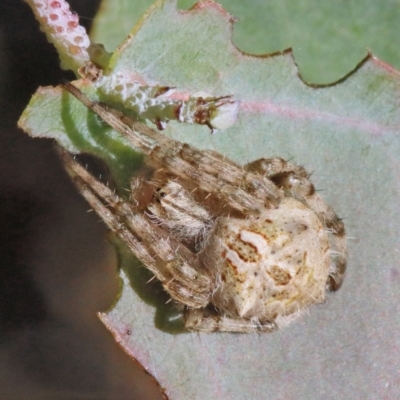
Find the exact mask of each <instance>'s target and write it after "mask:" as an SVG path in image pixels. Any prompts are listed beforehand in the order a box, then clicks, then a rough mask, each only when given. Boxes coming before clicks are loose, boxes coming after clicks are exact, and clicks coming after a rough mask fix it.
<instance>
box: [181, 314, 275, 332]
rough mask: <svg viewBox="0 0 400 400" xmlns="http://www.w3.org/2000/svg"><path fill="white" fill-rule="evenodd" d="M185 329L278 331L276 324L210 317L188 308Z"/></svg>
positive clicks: (200, 330) (199, 330)
mask: <svg viewBox="0 0 400 400" xmlns="http://www.w3.org/2000/svg"><path fill="white" fill-rule="evenodd" d="M184 324H185V328H187V329H189V330H191V331H198V332H205V333H210V332H230V333H234V332H236V333H249V332H251V333H255V332H272V331H275V330H277V329H278V326H277V324H276V323H274V322H266V323H260V322H259V321H258V320H256V319H255V320H252V319H235V318H230V317H227V316H217V315H210V314H209V313H208V312H207V311H205V310H202V309H197V310H193V309H190V308H187V309H186V310H185V313H184Z"/></svg>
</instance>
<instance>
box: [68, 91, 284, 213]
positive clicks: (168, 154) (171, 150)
mask: <svg viewBox="0 0 400 400" xmlns="http://www.w3.org/2000/svg"><path fill="white" fill-rule="evenodd" d="M63 87H64V88H65V89H66V90H68V91H69V92H70V93H71V94H72V95H74V96H75V97H76V98H77V99H78V100H79V101H81V102H82V103H83V104H85V105H86V106H87V107H88V108H90V109H91V110H92V111H93V112H94V113H96V114H97V115H99V116H100V117H101V118H102V119H103V120H104V121H105V122H106V123H107V124H108V125H110V126H111V127H112V128H114V129H115V130H116V131H117V132H119V133H121V134H122V135H123V136H124V137H125V138H126V139H127V140H128V141H130V143H131V144H132V145H133V146H134V147H135V148H136V149H137V150H140V151H141V152H143V153H144V154H146V155H147V156H148V159H149V162H148V164H149V165H151V166H152V167H155V168H156V169H160V168H165V169H166V170H167V171H170V172H173V173H174V174H175V175H176V176H178V177H180V178H182V179H184V180H187V181H189V182H192V184H193V183H196V185H197V186H198V187H199V188H200V189H201V190H204V191H205V192H209V193H212V194H215V195H217V196H218V197H219V198H220V199H221V200H223V201H224V202H226V204H227V205H229V206H230V207H231V208H233V209H235V210H237V211H239V212H241V213H243V214H245V215H248V214H249V213H254V214H258V213H260V212H261V211H262V210H263V209H264V208H265V207H266V206H267V207H270V206H271V205H278V204H279V202H280V199H281V198H282V197H283V193H282V191H281V190H279V189H278V188H277V187H276V186H275V185H274V184H273V183H272V182H271V181H270V180H268V179H265V177H264V176H262V175H259V174H257V173H253V172H252V171H245V170H243V169H242V168H241V167H240V166H238V165H237V164H235V163H234V162H232V161H230V160H228V159H225V158H223V157H222V156H220V155H219V154H217V153H215V152H212V151H200V150H197V149H195V148H193V147H191V146H189V145H188V144H186V143H181V142H178V141H176V140H173V139H171V138H168V137H167V136H165V135H163V134H160V133H159V132H158V131H156V130H154V129H152V128H150V127H148V126H147V125H145V124H143V123H141V122H139V121H137V120H135V119H133V118H131V117H129V116H127V115H124V114H123V113H122V112H120V111H118V110H116V109H114V108H112V107H110V106H108V105H106V104H103V103H100V102H97V101H92V100H91V99H89V98H88V97H87V96H86V95H85V94H84V93H82V92H81V91H80V90H79V89H78V88H77V87H76V86H74V85H72V84H70V83H65V84H63Z"/></svg>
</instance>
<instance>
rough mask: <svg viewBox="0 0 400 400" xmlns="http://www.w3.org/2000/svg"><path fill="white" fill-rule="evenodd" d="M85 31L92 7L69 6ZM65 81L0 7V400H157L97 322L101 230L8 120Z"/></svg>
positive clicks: (108, 250) (48, 145) (104, 250)
mask: <svg viewBox="0 0 400 400" xmlns="http://www.w3.org/2000/svg"><path fill="white" fill-rule="evenodd" d="M70 4H71V7H72V9H73V10H74V11H75V12H77V13H78V14H79V15H80V17H81V23H82V24H83V25H85V26H86V27H87V28H90V24H91V21H92V18H93V15H94V14H95V12H96V9H97V7H98V5H99V1H98V0H71V1H70ZM63 78H66V79H72V78H73V76H72V75H70V74H68V73H67V72H65V71H62V70H61V69H60V67H59V62H58V56H57V54H56V52H55V50H54V49H53V47H52V45H51V44H49V43H47V41H46V38H45V36H44V34H42V33H41V32H40V31H39V27H38V23H37V22H36V21H35V19H34V17H33V15H32V13H31V11H30V8H29V7H28V6H27V5H26V4H25V3H23V2H22V1H20V0H2V1H1V2H0V124H1V125H0V398H1V399H9V400H13V399H18V400H19V399H21V400H23V399H157V398H162V395H161V393H160V389H159V388H158V386H157V384H156V382H155V381H154V379H153V378H152V377H151V376H149V375H148V374H146V373H145V372H144V371H143V370H142V369H141V367H140V366H138V365H137V364H136V363H135V362H134V361H133V360H131V359H130V358H129V357H128V356H127V355H126V354H125V353H123V351H122V350H121V349H120V348H119V347H118V345H117V344H116V343H115V342H114V340H113V338H112V336H111V334H110V333H109V332H108V331H107V330H106V328H105V327H104V326H103V325H102V324H101V322H100V321H99V320H98V318H97V316H96V313H97V312H98V311H105V310H106V309H107V308H108V307H109V306H110V305H111V304H112V301H113V300H114V299H115V297H116V295H117V292H118V280H117V271H116V268H117V265H116V258H115V254H114V252H113V249H112V247H111V246H110V245H109V244H108V242H107V240H106V229H105V227H104V225H103V224H102V223H101V222H100V220H99V218H98V217H97V216H96V215H95V214H94V213H88V212H87V211H88V209H89V207H88V205H87V204H86V203H85V202H84V200H83V199H82V198H81V197H80V196H79V195H78V194H77V192H76V190H75V188H74V187H73V185H72V183H71V182H70V181H69V180H68V178H67V176H66V174H65V172H64V171H63V169H62V167H61V165H60V162H59V160H58V158H57V155H56V153H55V151H54V144H53V143H52V141H50V140H39V139H36V140H34V139H31V138H29V137H28V136H27V135H26V134H24V133H23V132H22V131H20V130H19V129H18V128H17V127H16V124H17V120H18V117H19V115H20V114H21V112H22V111H23V109H24V108H25V106H26V105H27V103H28V101H29V99H30V97H31V95H32V94H33V93H34V92H35V90H36V88H37V87H38V86H39V85H41V86H46V85H57V84H58V83H60V81H61V80H62V79H63Z"/></svg>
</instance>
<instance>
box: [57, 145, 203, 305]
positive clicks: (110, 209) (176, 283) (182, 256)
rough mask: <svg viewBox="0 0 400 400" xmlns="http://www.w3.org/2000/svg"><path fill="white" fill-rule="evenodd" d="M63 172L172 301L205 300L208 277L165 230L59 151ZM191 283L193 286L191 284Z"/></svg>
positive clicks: (192, 302)
mask: <svg viewBox="0 0 400 400" xmlns="http://www.w3.org/2000/svg"><path fill="white" fill-rule="evenodd" d="M60 153H61V159H62V161H63V163H64V166H65V168H66V170H67V172H68V173H69V174H70V175H71V177H72V178H73V180H74V182H75V184H76V186H77V187H78V189H79V191H80V193H81V194H82V195H83V196H84V197H85V199H86V200H87V201H88V202H89V204H90V205H91V206H92V207H93V209H94V210H95V211H96V212H97V213H98V214H99V215H100V216H101V218H102V219H103V220H104V221H105V223H106V224H107V225H108V227H109V228H110V229H111V230H112V231H114V232H115V233H116V234H117V235H118V236H119V237H120V238H121V240H122V241H123V242H124V243H125V244H126V245H127V246H128V247H129V248H130V249H131V251H132V252H133V253H134V254H135V256H136V257H137V258H138V259H139V260H140V261H141V262H143V264H145V265H146V267H147V268H148V269H149V270H150V271H151V272H152V273H153V274H154V275H155V276H156V277H157V279H159V280H160V281H161V283H162V285H163V286H164V288H165V290H166V291H167V292H168V293H169V294H170V295H171V297H172V298H174V299H175V300H177V301H179V302H181V303H183V304H186V305H188V306H189V307H192V308H199V307H205V306H206V305H207V304H208V302H209V296H210V293H209V292H210V287H211V284H210V279H209V277H208V276H207V275H206V274H205V273H202V272H201V271H202V267H201V265H200V263H199V261H198V259H197V257H196V256H195V255H194V254H193V253H191V252H190V250H189V249H187V248H186V247H185V246H184V245H183V244H181V243H179V242H178V241H176V240H175V239H173V238H172V237H171V236H170V235H169V234H168V233H167V232H165V231H163V230H162V229H161V228H159V227H157V226H156V225H154V224H153V223H152V222H151V221H149V219H148V217H147V216H146V215H145V214H144V213H136V212H135V211H134V209H133V208H132V206H131V205H130V204H129V203H128V202H126V201H124V200H123V199H121V198H120V197H119V196H118V195H117V194H115V193H114V192H113V191H111V190H110V189H109V188H108V187H107V186H105V185H104V184H103V183H101V182H100V181H98V180H97V179H96V178H94V177H93V176H92V175H91V174H90V173H89V172H88V171H86V169H85V168H83V167H82V166H81V165H80V164H79V163H78V162H76V161H75V160H74V159H73V158H72V157H71V156H70V155H69V154H68V153H66V152H64V151H62V150H61V151H60ZM194 283H195V285H194Z"/></svg>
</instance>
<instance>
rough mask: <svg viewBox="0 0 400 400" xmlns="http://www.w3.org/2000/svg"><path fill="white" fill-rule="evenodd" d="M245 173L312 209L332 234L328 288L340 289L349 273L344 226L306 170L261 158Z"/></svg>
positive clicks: (283, 161)
mask: <svg viewBox="0 0 400 400" xmlns="http://www.w3.org/2000/svg"><path fill="white" fill-rule="evenodd" d="M245 168H246V170H248V171H252V172H258V173H259V174H261V175H264V176H266V177H267V178H268V179H270V180H271V181H272V182H274V183H275V184H276V185H277V186H278V187H280V188H282V189H283V190H284V191H285V192H286V193H287V194H289V195H291V196H293V197H294V198H296V199H297V200H300V201H302V202H303V203H305V204H306V205H307V206H308V207H309V208H310V209H311V210H313V211H314V212H315V213H316V214H317V215H318V217H319V218H320V220H321V221H322V223H323V224H324V226H325V228H326V229H327V230H328V231H329V233H330V247H331V265H330V269H329V278H328V282H327V286H328V288H329V289H330V290H337V289H339V288H340V286H341V284H342V282H343V279H344V273H345V270H346V258H347V245H346V235H345V229H344V224H343V222H342V221H341V219H340V218H339V217H338V216H337V215H336V213H335V212H334V211H333V208H332V207H331V206H329V205H328V204H326V203H325V201H324V200H323V199H322V197H321V196H320V195H319V194H318V193H316V191H315V188H314V185H313V184H312V183H311V182H310V181H309V179H308V178H309V176H310V174H308V173H307V172H306V170H305V169H304V168H303V167H301V166H298V165H294V164H291V163H289V162H287V161H285V160H283V159H282V158H269V159H266V158H261V159H259V160H256V161H253V162H251V163H250V164H247V165H246V166H245Z"/></svg>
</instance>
